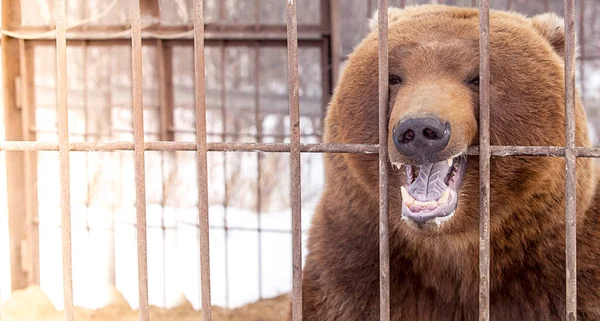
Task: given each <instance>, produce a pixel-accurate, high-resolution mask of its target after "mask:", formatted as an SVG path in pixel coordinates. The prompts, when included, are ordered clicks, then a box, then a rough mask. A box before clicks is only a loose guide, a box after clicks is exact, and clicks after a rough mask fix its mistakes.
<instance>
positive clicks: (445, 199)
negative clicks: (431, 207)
mask: <svg viewBox="0 0 600 321" xmlns="http://www.w3.org/2000/svg"><path fill="white" fill-rule="evenodd" d="M449 196H450V189H449V188H446V190H445V191H444V193H443V194H442V197H440V199H439V200H438V201H437V203H438V204H439V205H442V204H446V203H448V197H449Z"/></svg>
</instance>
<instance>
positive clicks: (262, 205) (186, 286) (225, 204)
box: [0, 0, 600, 310]
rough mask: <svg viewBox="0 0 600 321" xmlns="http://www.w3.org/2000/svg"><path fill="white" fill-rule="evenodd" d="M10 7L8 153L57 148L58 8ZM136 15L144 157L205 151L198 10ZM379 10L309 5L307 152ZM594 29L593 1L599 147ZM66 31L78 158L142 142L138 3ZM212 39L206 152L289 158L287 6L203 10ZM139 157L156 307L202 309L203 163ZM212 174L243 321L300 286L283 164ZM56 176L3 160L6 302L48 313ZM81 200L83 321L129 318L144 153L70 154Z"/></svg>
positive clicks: (232, 157) (225, 273) (595, 101)
mask: <svg viewBox="0 0 600 321" xmlns="http://www.w3.org/2000/svg"><path fill="white" fill-rule="evenodd" d="M2 2H3V10H6V8H10V9H11V10H13V11H11V12H12V13H13V14H3V15H2V17H3V19H4V20H3V21H2V25H3V29H4V30H3V33H4V35H5V38H3V39H10V40H9V41H11V42H10V43H11V44H12V45H13V47H14V53H15V55H14V61H11V65H10V66H2V67H3V73H7V72H11V73H15V74H16V75H17V78H16V79H17V81H16V82H15V84H14V88H15V91H16V93H15V95H16V102H15V106H8V107H7V106H2V108H3V109H4V113H5V117H4V121H3V122H0V138H1V139H7V140H37V141H42V142H54V143H56V142H58V133H57V112H56V93H55V91H56V60H55V40H54V38H53V36H54V34H53V33H52V30H53V29H54V24H55V20H54V17H55V8H54V1H53V0H48V1H39V0H20V1H19V0H3V1H2ZM389 2H390V5H391V6H401V5H403V4H406V5H410V4H413V3H427V2H435V3H446V4H452V5H458V6H473V5H477V4H476V3H474V1H471V0H465V1H458V0H455V1H451V0H446V1H442V0H438V1H400V0H390V1H389ZM141 3H142V13H143V17H142V18H143V21H142V24H143V28H144V29H143V30H144V31H143V39H144V40H143V57H142V61H143V99H144V126H145V132H146V134H145V140H146V141H183V142H195V115H194V114H195V112H194V101H195V100H194V99H195V97H194V68H193V35H192V34H191V32H190V31H189V30H190V29H191V28H192V23H193V21H192V16H191V11H192V0H149V1H145V0H143V1H141ZM491 3H492V4H491V5H492V8H495V9H511V10H515V11H518V12H521V13H524V14H527V15H534V14H537V13H542V12H547V11H553V12H556V13H558V14H559V15H563V0H537V1H536V0H495V1H491ZM376 7H377V1H375V0H371V1H369V0H302V1H299V2H298V25H299V47H300V49H299V75H300V84H299V85H300V114H301V124H300V127H301V141H302V142H303V143H315V142H320V141H321V139H322V133H323V128H322V124H323V122H322V119H323V116H324V114H325V112H326V108H327V103H328V100H329V97H330V95H331V92H332V90H333V88H334V86H335V82H336V79H337V75H339V72H340V70H341V69H343V65H344V60H345V57H346V55H348V54H349V53H350V52H351V51H352V49H353V48H354V47H355V46H356V45H357V43H358V42H359V41H360V40H361V38H362V37H363V36H364V35H365V34H366V32H367V19H368V18H369V17H370V16H371V15H372V13H373V11H374V10H375V8H376ZM15 13H17V14H15ZM599 15H600V2H599V1H595V0H577V1H576V17H577V21H576V28H577V32H578V35H577V37H578V42H579V45H580V48H581V49H580V58H579V59H578V61H577V75H576V78H577V79H576V80H577V89H578V90H579V93H580V95H581V96H582V97H583V100H584V103H585V106H586V110H587V113H588V118H589V123H590V128H591V130H592V131H591V132H590V136H591V138H592V140H593V141H594V142H595V144H596V145H598V142H600V126H599V125H600V21H598V20H600V19H598V16H599ZM7 17H8V19H10V21H6V19H7ZM67 18H68V19H67V26H69V27H71V28H70V29H69V30H68V39H69V41H68V48H67V61H68V108H69V130H70V133H69V135H70V141H71V142H78V141H79V142H84V141H130V142H131V141H133V128H132V94H131V92H132V79H131V40H130V31H129V28H130V1H125V0H69V1H67ZM205 22H206V26H205V28H206V51H205V54H206V102H207V132H208V140H209V141H210V142H289V119H288V116H287V115H288V80H287V52H286V46H287V44H286V27H285V1H282V0H205ZM3 41H4V40H3ZM0 45H2V46H4V45H6V44H5V43H4V42H3V43H1V44H0ZM15 69H16V70H15ZM145 155H146V197H147V223H148V265H149V267H148V272H149V300H150V304H152V305H154V306H156V307H159V308H165V309H166V308H175V307H177V306H182V305H187V306H190V307H192V308H193V309H196V310H197V309H200V306H201V298H200V280H199V275H200V273H199V241H198V204H197V203H198V202H197V201H198V200H197V196H198V192H197V174H196V158H195V157H196V154H195V152H186V151H177V152H152V151H148V152H146V154H145ZM208 157H209V159H208V169H209V203H210V204H209V216H210V218H209V220H210V226H211V228H210V255H211V257H210V261H211V285H212V303H213V304H214V305H217V306H220V307H222V308H225V309H235V308H240V307H242V306H244V305H246V304H249V303H252V302H256V301H260V300H262V299H267V298H273V297H277V296H279V295H285V294H286V293H288V292H289V291H290V290H291V285H292V280H291V277H292V265H291V258H292V256H291V249H292V246H291V244H292V243H291V212H290V210H289V199H290V197H289V194H290V180H289V171H290V169H289V155H287V154H285V153H250V152H248V153H245V152H227V153H223V152H210V153H209V154H208ZM7 163H8V167H7ZM11 164H13V165H11ZM15 164H16V165H15ZM19 164H20V165H19ZM7 168H10V169H12V170H8V171H7ZM58 168H59V159H58V153H56V152H37V153H34V152H0V302H7V301H8V300H10V299H11V293H12V292H13V291H17V290H21V289H25V288H27V287H30V286H32V285H34V286H35V285H39V290H41V291H43V293H44V294H45V296H47V299H48V300H49V302H51V304H52V305H53V307H54V308H55V309H58V310H60V309H62V307H63V302H62V300H63V289H62V263H61V262H62V261H61V227H60V222H61V220H60V204H59V202H60V191H59V171H58ZM322 187H323V164H322V155H320V154H316V153H310V154H303V155H302V226H303V230H304V232H306V230H307V229H308V227H309V225H310V220H311V216H312V213H313V211H314V208H315V205H316V203H317V201H318V197H319V194H320V192H321V190H322ZM71 200H72V231H73V239H72V245H73V282H74V283H73V285H74V300H75V301H74V303H75V305H77V306H80V307H84V308H88V309H94V308H99V307H102V306H106V305H107V304H110V303H114V302H115V300H117V299H115V296H116V297H118V300H121V301H124V302H126V303H127V304H128V305H129V307H130V308H131V309H136V308H137V305H138V278H137V254H136V251H137V250H136V249H137V247H136V225H135V224H136V217H135V185H134V160H133V152H131V151H119V152H72V153H71ZM9 215H10V216H11V217H14V219H12V220H11V224H10V229H9V220H8V218H9ZM305 238H306V235H305ZM10 240H12V242H10ZM303 254H304V255H305V254H306V251H305V250H304V251H303ZM30 289H31V288H30ZM281 306H283V305H281Z"/></svg>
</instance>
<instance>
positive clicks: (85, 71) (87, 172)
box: [82, 5, 92, 244]
mask: <svg viewBox="0 0 600 321" xmlns="http://www.w3.org/2000/svg"><path fill="white" fill-rule="evenodd" d="M82 7H83V8H86V6H85V5H83V6H82ZM82 11H84V12H83V14H84V15H82V16H83V17H85V10H82ZM82 50H83V59H82V60H83V67H82V68H83V123H84V125H83V126H84V135H83V141H85V142H88V141H89V139H90V135H89V128H90V121H89V117H90V110H89V104H88V81H87V79H88V62H87V61H88V41H87V40H85V41H84V42H83V48H82ZM85 180H86V182H85V184H86V192H85V209H86V212H85V231H86V234H87V235H86V236H87V241H88V244H89V242H90V240H91V226H90V212H89V209H90V205H91V195H90V190H91V189H92V180H91V179H90V153H85Z"/></svg>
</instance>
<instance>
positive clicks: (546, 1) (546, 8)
mask: <svg viewBox="0 0 600 321" xmlns="http://www.w3.org/2000/svg"><path fill="white" fill-rule="evenodd" d="M544 11H546V12H548V11H550V0H544Z"/></svg>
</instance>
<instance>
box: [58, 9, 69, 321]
mask: <svg viewBox="0 0 600 321" xmlns="http://www.w3.org/2000/svg"><path fill="white" fill-rule="evenodd" d="M65 1H66V0H58V1H56V4H55V5H56V105H57V107H58V143H59V145H58V150H59V156H60V210H61V227H62V261H63V262H62V263H63V291H64V310H65V320H67V321H73V261H72V253H71V250H72V249H71V188H70V187H71V186H70V182H71V181H70V167H69V116H68V109H67V38H66V5H65Z"/></svg>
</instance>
